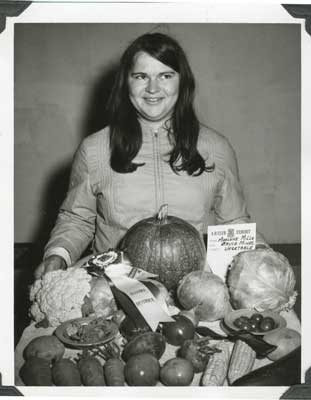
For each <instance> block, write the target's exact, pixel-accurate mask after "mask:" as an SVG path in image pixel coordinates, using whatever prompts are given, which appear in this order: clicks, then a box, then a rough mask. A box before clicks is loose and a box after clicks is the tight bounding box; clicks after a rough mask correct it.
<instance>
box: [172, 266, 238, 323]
mask: <svg viewBox="0 0 311 400" xmlns="http://www.w3.org/2000/svg"><path fill="white" fill-rule="evenodd" d="M177 297H178V300H179V302H180V304H181V305H182V307H183V308H185V309H186V310H191V309H193V310H194V312H195V314H196V316H197V317H198V319H199V320H200V321H216V320H220V319H221V318H223V317H224V316H225V315H226V314H227V313H228V312H229V311H230V310H231V305H230V301H229V300H230V299H229V292H228V288H227V286H226V284H225V282H223V280H222V279H221V278H220V277H219V276H217V275H215V274H213V273H211V272H208V271H193V272H190V273H189V274H187V275H186V276H185V277H184V278H183V279H182V280H181V282H180V284H179V286H178V289H177Z"/></svg>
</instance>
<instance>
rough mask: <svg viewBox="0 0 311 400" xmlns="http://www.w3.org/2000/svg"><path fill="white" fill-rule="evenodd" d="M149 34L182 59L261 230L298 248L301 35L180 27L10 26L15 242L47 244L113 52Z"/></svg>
mask: <svg viewBox="0 0 311 400" xmlns="http://www.w3.org/2000/svg"><path fill="white" fill-rule="evenodd" d="M152 30H160V31H162V32H164V33H168V34H171V35H173V36H174V37H175V38H176V39H177V40H179V41H180V43H181V45H182V46H183V47H184V49H185V51H186V52H187V54H188V57H189V61H190V64H191V66H192V68H193V71H194V74H195V76H196V82H197V98H196V108H197V112H198V115H199V117H200V119H201V121H202V122H204V123H205V124H207V125H209V126H211V127H213V128H214V129H216V130H218V131H220V132H222V133H223V134H225V135H226V136H227V137H228V138H229V139H230V141H231V143H232V144H233V146H234V148H235V150H236V153H237V156H238V160H239V167H240V175H241V180H242V183H243V186H244V190H245V195H246V198H247V201H248V208H249V211H250V213H251V215H252V216H253V219H254V221H255V222H257V224H258V228H259V230H260V231H261V232H263V233H264V234H265V236H266V238H267V240H268V241H269V242H270V243H299V242H300V25H298V24H297V25H294V24H180V23H178V24H161V25H159V26H158V25H156V24H138V23H135V24H76V23H75V24H55V23H54V24H15V46H14V49H15V206H14V208H15V242H17V243H21V242H35V243H39V242H40V243H42V244H43V243H44V242H45V241H46V239H47V235H48V233H49V231H50V229H51V227H52V225H53V223H54V219H55V216H56V213H57V210H58V207H59V205H60V203H61V201H62V199H63V197H64V195H65V192H66V187H67V180H68V173H69V167H70V163H71V159H72V155H73V152H74V151H75V149H76V147H77V146H78V144H79V142H80V141H81V139H82V138H83V137H85V136H86V135H88V134H90V133H92V132H94V131H96V130H98V129H100V128H101V127H103V126H104V124H105V121H106V116H105V113H104V104H105V101H106V98H107V95H108V94H109V90H110V89H109V88H110V85H111V79H112V77H113V73H114V68H115V65H116V63H117V61H118V58H119V56H120V54H121V52H122V51H123V49H124V48H125V47H126V46H127V44H128V43H129V42H130V41H131V40H132V39H134V38H135V37H137V36H138V35H140V34H143V33H145V32H147V31H152Z"/></svg>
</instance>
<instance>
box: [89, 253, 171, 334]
mask: <svg viewBox="0 0 311 400" xmlns="http://www.w3.org/2000/svg"><path fill="white" fill-rule="evenodd" d="M82 267H83V268H85V269H86V270H87V271H88V273H89V274H91V275H93V276H96V277H105V278H106V279H107V281H108V283H109V285H110V288H111V291H112V293H113V295H114V297H115V300H116V302H117V303H118V304H119V306H120V307H121V308H122V309H123V311H124V312H125V313H126V314H128V315H130V316H131V317H132V318H133V319H134V320H136V321H138V320H141V319H143V320H144V322H146V323H147V324H148V325H149V326H150V328H151V329H152V330H153V331H155V330H156V329H157V326H158V324H159V322H171V321H174V319H173V318H172V317H171V316H170V314H169V310H168V308H167V304H166V302H165V300H164V298H163V296H160V295H159V294H160V289H159V285H160V284H159V283H158V282H157V281H155V280H154V278H156V277H157V275H155V274H151V273H149V272H146V271H144V270H142V269H139V268H135V267H134V266H132V264H131V263H130V261H129V260H128V258H127V257H126V256H125V254H124V253H123V252H122V251H117V250H113V249H109V250H108V251H106V252H105V253H100V254H97V255H94V256H91V257H90V258H89V259H88V261H87V262H86V263H85V264H83V265H82Z"/></svg>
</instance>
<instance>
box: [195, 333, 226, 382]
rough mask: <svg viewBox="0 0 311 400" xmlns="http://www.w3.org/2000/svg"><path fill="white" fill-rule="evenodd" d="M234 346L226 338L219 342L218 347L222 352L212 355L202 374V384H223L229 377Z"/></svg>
mask: <svg viewBox="0 0 311 400" xmlns="http://www.w3.org/2000/svg"><path fill="white" fill-rule="evenodd" d="M232 346H233V345H232V343H230V342H228V341H225V340H223V341H221V342H219V344H217V346H216V348H217V349H219V350H220V352H219V353H214V354H212V355H211V357H210V359H209V361H208V363H207V365H206V368H205V371H204V372H203V374H202V378H201V386H222V385H223V383H224V381H225V379H226V377H227V371H228V367H229V361H230V355H231V351H232Z"/></svg>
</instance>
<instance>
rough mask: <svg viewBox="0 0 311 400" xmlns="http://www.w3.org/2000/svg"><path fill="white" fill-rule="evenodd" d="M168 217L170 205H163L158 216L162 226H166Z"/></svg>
mask: <svg viewBox="0 0 311 400" xmlns="http://www.w3.org/2000/svg"><path fill="white" fill-rule="evenodd" d="M167 216H168V204H162V206H161V207H160V210H159V212H158V214H157V220H158V221H159V222H160V223H161V224H165V223H166V221H167Z"/></svg>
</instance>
